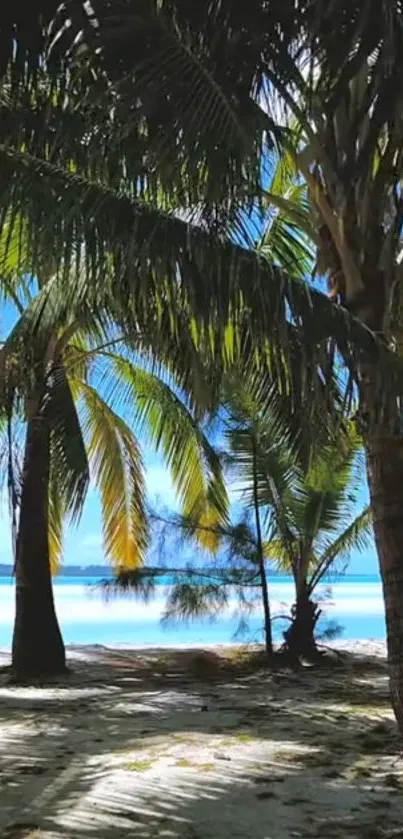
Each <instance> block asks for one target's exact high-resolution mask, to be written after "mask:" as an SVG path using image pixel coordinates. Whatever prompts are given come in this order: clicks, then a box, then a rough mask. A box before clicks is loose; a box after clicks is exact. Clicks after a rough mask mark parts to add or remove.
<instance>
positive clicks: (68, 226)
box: [0, 0, 403, 729]
mask: <svg viewBox="0 0 403 839" xmlns="http://www.w3.org/2000/svg"><path fill="white" fill-rule="evenodd" d="M54 13H55V3H53V2H49V3H46V4H45V3H41V2H38V3H35V4H34V5H33V7H31V8H30V12H29V18H28V17H26V16H24V14H25V13H22V12H21V11H20V7H19V6H18V7H17V8H16V9H15V10H14V9H13V10H12V12H11V13H10V11H8V10H7V11H4V12H3V13H2V14H3V17H2V19H1V31H2V35H3V38H2V50H3V54H2V56H1V68H2V71H3V74H4V77H5V78H8V77H7V74H8V73H9V71H10V67H12V76H11V77H10V78H11V80H12V84H11V85H9V88H10V89H11V91H12V96H13V97H15V96H16V95H17V93H18V95H20V93H21V91H22V95H23V109H22V110H21V109H18V110H17V111H16V110H15V109H14V110H13V101H14V100H13V101H12V105H11V114H12V113H14V114H16V113H17V114H18V119H16V118H14V119H12V118H11V119H10V118H9V117H10V114H9V113H8V118H7V119H5V120H4V121H3V124H4V132H3V142H2V143H1V145H0V156H1V162H2V166H1V170H0V172H1V182H0V202H1V205H2V207H3V208H8V207H10V206H13V207H14V208H15V209H16V210H21V211H25V212H26V217H27V219H28V230H29V233H30V235H29V241H30V243H31V250H32V254H33V255H34V256H35V259H37V260H38V258H39V255H40V254H42V253H44V252H46V250H47V249H48V248H49V241H50V239H51V234H54V235H55V239H54V240H53V241H54V248H55V251H57V252H58V253H59V254H61V253H63V254H64V255H65V259H69V260H70V261H74V260H77V252H79V253H83V252H84V251H85V252H86V253H87V254H91V260H89V262H88V266H87V268H88V272H89V273H90V274H92V277H93V278H94V273H95V270H94V269H95V267H96V269H97V270H99V265H100V263H102V262H103V260H104V258H105V254H106V253H107V254H108V255H109V259H112V260H113V263H114V265H115V267H116V276H117V284H118V286H119V291H120V292H122V290H123V289H125V291H126V296H127V306H126V309H127V311H129V312H130V311H131V310H132V301H133V299H135V300H136V302H137V303H138V302H139V301H140V302H141V301H144V300H145V299H146V295H147V293H149V292H150V291H152V293H156V294H157V295H158V296H159V297H160V300H161V290H162V285H163V284H162V283H161V280H162V275H164V279H165V280H166V274H167V272H168V275H169V293H166V291H165V292H164V294H163V295H162V297H163V308H165V310H166V309H167V308H169V309H170V312H171V325H174V324H175V304H174V303H173V301H174V299H175V298H176V295H177V293H178V287H179V288H180V294H181V296H182V297H183V295H185V296H186V300H187V302H189V301H191V308H192V313H193V315H197V319H198V323H199V325H198V331H200V330H203V329H205V330H207V331H208V330H210V332H213V333H214V334H216V330H217V332H218V333H219V334H220V335H221V332H220V330H221V328H222V324H223V323H224V324H225V325H226V326H225V329H226V330H227V332H226V346H227V347H230V348H231V351H233V350H234V348H235V351H236V350H237V348H238V346H239V342H237V341H234V333H235V334H236V331H237V328H238V320H237V317H236V316H235V312H237V310H238V309H239V304H241V306H242V312H243V314H244V316H245V317H246V315H247V314H249V317H248V318H247V321H248V326H249V329H250V335H251V341H250V343H253V344H254V351H255V353H257V354H258V355H260V354H262V355H263V358H264V360H265V362H266V360H267V354H266V347H265V341H267V336H270V359H269V360H270V363H271V369H272V370H274V371H275V372H276V375H277V373H278V370H279V369H281V364H279V363H278V360H279V358H280V359H281V360H283V359H284V353H287V352H288V347H289V342H288V337H289V336H288V332H289V330H288V327H287V322H288V323H289V322H293V323H295V324H297V325H298V327H299V328H298V339H299V341H300V349H301V355H300V357H301V359H302V364H303V366H304V367H305V371H306V376H305V387H306V391H305V397H306V402H307V403H308V401H309V399H310V398H311V387H312V379H311V378H310V377H312V376H313V379H315V378H316V371H317V369H318V368H317V365H318V363H319V364H320V365H321V366H322V367H323V369H324V371H325V375H326V374H327V372H328V370H329V369H330V368H331V367H332V364H333V361H334V359H335V358H336V359H337V360H338V361H340V359H342V360H343V362H344V363H345V364H346V367H347V369H348V372H349V376H348V388H347V392H351V389H350V390H349V388H351V383H352V381H353V380H354V381H355V384H356V385H357V386H358V389H359V395H360V405H361V419H362V421H363V426H362V429H361V430H362V432H363V434H364V440H365V445H366V449H367V452H368V469H369V477H370V485H371V497H372V503H373V505H374V511H375V516H374V522H375V538H376V542H377V546H378V552H379V557H380V564H381V572H382V576H383V582H384V591H385V597H386V612H387V627H388V645H389V659H390V662H391V677H392V699H393V704H394V707H395V712H396V716H397V718H398V721H399V725H400V726H401V728H402V729H403V703H402V701H401V697H402V696H403V688H402V685H403V662H402V661H401V660H400V659H401V657H400V650H401V648H402V626H403V618H402V608H403V607H402V605H401V604H402V603H403V596H402V591H403V583H402V582H401V581H402V579H403V577H402V572H401V560H400V549H399V547H398V546H399V545H400V542H401V536H402V534H401V533H400V522H401V517H400V514H398V512H396V511H399V510H400V507H401V498H400V495H399V490H398V488H400V487H401V486H402V485H403V482H402V474H401V469H400V455H399V452H400V446H401V439H400V436H401V435H400V421H399V404H398V397H397V396H395V393H396V381H394V379H395V376H394V373H393V375H392V374H390V375H388V377H386V376H385V371H386V370H388V369H389V370H391V371H392V372H393V371H394V370H396V368H397V367H399V365H396V364H394V361H395V360H396V359H394V358H393V354H391V353H387V352H386V351H385V350H384V349H383V348H382V347H380V346H379V343H377V342H375V343H374V342H373V340H372V338H371V335H370V333H369V331H368V330H367V329H366V327H367V326H369V327H371V328H372V329H376V330H377V331H381V332H382V333H383V335H384V336H386V343H387V344H388V345H389V346H391V344H392V346H396V345H397V344H398V337H399V317H398V316H397V312H398V306H397V305H395V304H396V301H398V296H399V288H400V274H401V271H400V265H401V262H400V230H401V219H402V206H401V197H400V180H401V174H402V157H401V153H400V152H401V146H402V130H403V129H402V123H401V119H400V114H401V112H402V107H401V104H402V103H401V97H402V92H401V84H400V79H401V69H402V68H401V62H402V55H403V52H402V37H403V36H402V31H403V27H402V14H403V12H402V5H401V3H400V2H397V3H394V4H390V3H387V2H385V1H384V0H367V2H366V3H364V4H363V3H361V2H360V3H358V2H353V3H351V2H347V0H336V2H335V3H332V4H330V5H329V3H327V2H325V0H316V2H314V3H312V2H308V0H307V2H298V3H297V2H293V1H292V0H291V2H289V3H277V2H275V0H273V2H270V3H262V2H261V0H254V1H253V2H252V3H251V4H248V8H247V9H243V8H242V10H241V9H240V8H238V6H237V5H236V4H233V3H231V2H228V3H227V2H225V3H223V2H221V0H220V2H219V0H217V2H215V0H213V2H211V1H210V0H205V2H201V3H198V4H193V5H192V8H190V7H188V6H187V7H186V8H185V7H184V5H183V4H182V3H180V2H179V0H176V2H175V0H170V2H164V3H159V2H158V3H157V2H155V3H153V2H150V3H145V4H141V8H140V7H139V4H138V3H137V2H136V3H135V2H134V0H133V2H132V3H131V2H125V3H124V4H123V5H119V7H117V6H116V5H114V6H113V8H112V6H111V4H110V3H109V2H106V0H93V2H92V3H91V4H84V3H83V4H82V6H81V5H80V4H79V3H70V2H66V3H64V4H62V9H61V12H60V14H59V15H58V16H57V19H56V20H55V21H54V22H53V28H52V32H53V35H52V37H53V45H52V49H51V51H50V53H49V52H48V53H46V47H47V45H46V41H47V32H48V24H49V23H50V22H51V19H52V17H53V16H54ZM335 31H337V32H338V33H340V37H338V38H337V39H334V37H333V34H332V33H334V32H335ZM117 43H118V49H117V48H116V44H117ZM72 46H73V51H71V48H72ZM74 47H77V53H76V54H74ZM72 53H73V59H74V61H76V62H78V63H76V64H75V71H76V70H77V68H78V66H79V63H80V61H81V62H82V63H81V66H82V67H83V72H82V74H81V75H77V73H76V72H74V73H73V74H72V73H71V72H70V66H71V65H70V60H71V56H72ZM45 54H46V60H44V56H45ZM39 68H40V70H41V71H42V70H43V69H45V70H46V75H47V79H48V81H49V85H50V90H51V91H52V96H51V97H50V98H49V97H48V102H51V103H54V102H56V104H57V107H56V108H55V109H54V113H53V112H52V114H53V116H55V117H56V122H55V124H56V126H57V125H58V126H59V127H60V125H63V126H64V128H65V129H66V127H68V128H69V130H68V131H64V132H63V131H61V132H60V131H59V132H57V131H56V134H57V136H58V138H60V137H63V136H65V137H66V138H71V137H72V136H74V139H75V143H70V140H68V143H67V145H68V146H69V150H70V154H71V160H69V159H68V158H67V156H66V145H64V144H63V142H62V143H60V148H61V151H60V153H59V154H58V152H57V149H58V145H59V144H58V143H55V142H54V141H53V142H52V140H49V136H48V135H47V133H46V131H47V124H48V117H49V105H48V110H46V109H45V110H42V111H40V113H42V114H43V115H44V120H42V121H41V120H40V119H39V120H38V118H37V111H38V107H37V99H36V97H37V91H38V78H39V79H40V77H41V72H40V71H39ZM66 71H67V72H66ZM77 79H79V83H77ZM184 80H186V81H184ZM67 90H68V95H66V91H67ZM27 91H28V96H27V95H26V92H27ZM195 91H197V95H195ZM16 92H17V93H16ZM6 93H7V94H8V95H9V90H8V89H7V91H6ZM97 93H98V94H99V98H98V99H97V95H96V94H97ZM77 96H78V97H79V98H81V99H82V98H84V99H85V98H87V100H88V104H90V105H91V108H92V107H95V109H97V108H98V110H96V115H97V119H96V120H95V121H94V123H93V124H94V126H97V125H98V121H97V120H99V102H100V101H101V100H102V99H103V102H104V107H103V113H104V121H103V122H102V121H101V122H100V123H99V125H100V126H101V127H100V128H97V130H96V131H94V130H91V131H90V132H89V134H88V130H87V125H88V123H85V130H84V131H83V132H82V133H81V135H80V130H81V129H80V119H82V115H81V116H80V118H79V119H78V121H77V120H76V121H75V122H74V125H75V131H76V132H78V136H81V140H80V141H79V142H77V133H74V132H73V134H71V133H70V131H71V120H70V117H71V113H70V111H71V112H72V113H76V114H77V113H79V112H77V110H75V109H74V108H71V103H72V101H74V100H75V101H77ZM111 97H112V98H111ZM94 102H95V106H94ZM20 104H21V103H20ZM4 107H5V108H7V107H8V106H7V101H5V104H4ZM66 109H67V110H66ZM69 109H70V110H69ZM101 110H102V109H101ZM9 111H10V108H9ZM32 111H34V114H35V116H34V118H33V117H32ZM89 113H91V116H92V112H91V109H90V110H89ZM289 114H291V115H292V117H293V120H294V124H293V126H292V130H289V129H287V130H285V131H284V130H283V127H284V121H285V120H287V119H288V116H289ZM66 115H67V116H66ZM112 115H113V120H111V119H110V116H112ZM128 115H129V118H128ZM38 124H39V125H38ZM123 126H125V129H123ZM38 138H40V140H39V139H38ZM44 138H45V139H44ZM53 140H54V137H53ZM101 141H102V142H101ZM276 143H277V144H278V143H282V145H283V148H286V149H287V150H288V152H289V154H290V156H291V158H292V161H293V165H294V167H295V168H296V170H297V172H298V173H299V176H300V177H302V178H303V179H304V180H305V183H306V185H307V186H308V187H309V191H310V199H311V202H312V204H313V206H314V208H315V213H316V217H315V221H314V224H313V225H311V227H312V228H313V229H314V230H315V231H316V237H315V239H316V240H317V243H318V245H319V250H320V253H319V257H320V258H319V264H320V265H321V266H322V270H323V271H325V272H326V273H327V274H328V275H329V281H330V285H331V288H332V295H333V296H334V298H335V299H339V301H340V302H341V303H343V304H345V305H346V306H347V307H348V308H350V309H351V310H352V311H353V312H354V313H355V314H356V315H357V316H358V319H359V320H354V319H352V318H351V317H348V315H347V314H344V313H342V312H340V311H339V310H338V309H337V308H335V307H333V306H331V305H330V304H329V301H326V300H325V299H323V298H322V297H321V296H320V295H316V294H310V295H309V296H308V295H307V293H306V289H304V288H301V287H300V286H299V285H298V284H295V283H293V284H290V282H289V277H287V276H285V275H284V272H279V271H277V270H273V266H270V268H269V265H268V263H266V262H264V261H262V260H261V259H259V260H256V258H255V257H254V256H253V255H252V256H251V255H250V254H248V253H247V252H246V251H245V249H242V248H240V247H239V246H238V247H237V246H234V245H233V244H232V243H228V242H225V243H224V244H223V242H222V233H223V231H228V229H230V230H231V231H232V234H234V232H235V233H236V235H237V238H238V241H239V240H240V238H241V237H243V238H242V241H247V240H248V238H250V224H249V223H248V222H246V223H245V218H246V219H249V216H248V215H246V216H245V212H241V213H240V212H239V210H240V208H241V209H242V210H243V211H245V209H246V210H247V211H248V212H252V210H253V211H256V208H259V207H260V206H261V203H262V190H261V186H262V178H263V186H264V178H265V174H264V170H265V167H266V164H267V160H268V159H269V158H270V151H271V150H272V149H273V145H274V144H276ZM73 146H74V147H75V151H74V149H73ZM102 147H104V148H108V150H112V149H115V150H117V151H116V154H115V155H114V154H111V165H110V166H109V164H108V162H107V161H108V157H109V155H108V154H107V155H102V154H100V152H99V150H100V148H102ZM122 161H124V165H123V166H122V165H121V163H122ZM94 172H95V173H98V172H101V173H102V178H101V179H100V181H99V180H97V178H96V177H95V178H94ZM262 172H263V176H262ZM157 173H158V174H157ZM122 182H124V184H125V185H124V188H123V194H122ZM117 188H119V189H120V192H117ZM139 192H140V193H141V194H144V193H147V194H148V196H149V197H150V196H152V199H153V201H154V206H153V209H152V211H151V212H150V211H149V207H147V208H145V207H144V205H143V203H142V202H141V201H140V202H137V203H135V202H134V201H133V196H138V195H139ZM162 195H164V196H166V200H165V198H164V201H165V203H164V208H165V209H166V208H167V207H169V206H170V202H171V203H172V201H174V204H175V206H178V204H179V205H182V208H184V210H185V212H186V214H187V218H188V217H189V214H192V213H193V217H194V213H195V208H196V209H197V214H196V216H197V220H198V221H200V220H201V221H202V222H203V224H208V225H209V229H210V230H211V229H212V228H213V229H214V230H215V231H216V233H218V234H221V238H220V235H218V236H217V237H216V238H214V239H213V238H212V236H211V233H210V235H206V234H205V231H204V230H200V229H199V228H197V229H195V228H194V226H192V225H191V224H189V221H188V220H186V221H184V220H183V216H182V218H180V219H178V218H175V219H172V218H167V217H166V216H165V215H163V214H161V212H159V211H160V210H161V196H162ZM45 199H46V200H45ZM49 220H51V224H50V221H49ZM82 242H85V245H86V247H85V249H84V248H81V245H82ZM150 242H152V244H153V247H152V248H150ZM78 243H79V247H78V250H77V245H78ZM45 245H46V247H45ZM162 266H163V270H162ZM140 268H141V269H143V270H141V271H140V270H139V269H140ZM144 269H146V271H145V272H144ZM145 274H146V275H147V278H148V279H147V282H146V283H145V281H144V275H145ZM140 275H141V277H142V281H143V282H142V286H141V287H142V292H141V293H140V291H139V289H140V283H139V276H140ZM178 277H180V278H181V282H180V283H178ZM218 278H219V282H218ZM196 289H197V291H196ZM144 291H145V293H143V292H144ZM360 322H361V324H364V327H365V328H363V327H362V325H361V326H360ZM228 326H229V328H228ZM224 331H225V330H224ZM329 339H332V340H330V341H329ZM212 344H213V345H214V346H215V347H217V346H221V343H220V341H219V340H218V341H215V342H212ZM365 348H366V352H364V353H363V352H362V351H363V349H365ZM335 350H336V352H335ZM386 357H387V358H388V367H385V366H384V367H383V373H382V376H383V378H382V379H381V380H380V377H379V370H380V365H379V361H380V359H384V360H385V358H386ZM385 384H387V388H386V387H385ZM401 389H402V388H401V379H400V384H399V390H398V392H399V393H400V392H401Z"/></svg>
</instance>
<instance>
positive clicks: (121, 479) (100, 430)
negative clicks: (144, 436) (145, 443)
mask: <svg viewBox="0 0 403 839" xmlns="http://www.w3.org/2000/svg"><path fill="white" fill-rule="evenodd" d="M73 381H74V386H75V389H76V390H77V392H78V393H79V395H80V403H81V404H80V408H79V412H80V416H82V425H83V433H84V439H85V440H86V444H87V451H88V457H89V461H90V465H91V469H92V470H93V473H94V479H95V481H96V483H97V484H98V487H99V491H100V494H101V502H102V517H103V535H104V545H105V552H106V554H107V556H108V557H109V559H110V561H111V562H112V564H113V565H114V566H115V568H117V569H125V568H137V567H139V566H140V565H142V563H143V560H144V555H145V550H146V547H147V542H148V534H147V517H146V511H145V499H144V496H145V480H144V470H143V462H142V457H141V452H140V450H139V448H138V445H137V442H136V439H135V437H134V435H133V432H132V431H131V429H130V428H129V426H128V425H127V424H126V423H125V422H124V420H123V419H122V418H121V417H119V416H118V415H117V414H116V413H115V412H114V411H113V410H112V409H111V408H110V406H109V405H108V404H107V403H106V402H105V401H104V400H103V399H102V397H101V396H100V394H99V393H98V392H97V391H96V390H95V389H94V388H93V387H91V385H89V384H87V383H86V382H83V381H78V380H73Z"/></svg>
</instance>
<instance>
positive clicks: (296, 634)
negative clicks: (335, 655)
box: [264, 433, 372, 660]
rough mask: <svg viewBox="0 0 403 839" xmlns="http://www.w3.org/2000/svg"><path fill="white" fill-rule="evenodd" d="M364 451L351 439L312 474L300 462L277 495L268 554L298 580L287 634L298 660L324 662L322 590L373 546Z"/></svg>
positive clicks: (329, 450) (320, 457)
mask: <svg viewBox="0 0 403 839" xmlns="http://www.w3.org/2000/svg"><path fill="white" fill-rule="evenodd" d="M359 446H360V442H359V440H358V438H357V436H356V435H355V434H354V433H350V434H349V435H348V436H344V438H342V439H340V438H339V439H338V440H337V444H336V445H335V444H333V445H331V446H329V445H328V446H327V447H325V449H324V450H322V451H320V452H319V454H317V456H316V457H315V458H314V460H313V463H312V465H311V467H310V469H309V470H308V471H305V470H304V469H302V468H301V465H300V464H299V463H298V461H295V462H294V464H293V468H292V470H291V480H288V482H287V487H286V489H285V491H282V492H281V493H279V492H274V493H273V494H272V504H273V511H274V516H273V519H272V523H273V531H272V534H271V538H270V540H269V541H267V542H266V543H265V546H264V550H265V556H266V557H267V558H268V559H270V560H271V561H272V562H274V563H275V564H276V565H277V567H278V568H280V569H281V570H282V571H286V572H287V573H291V574H292V576H293V578H294V583H295V603H294V606H293V609H292V619H291V625H290V627H289V628H288V629H287V631H286V632H285V634H284V639H285V649H286V651H287V653H288V654H289V655H291V657H292V658H293V659H294V660H298V659H299V658H300V657H304V658H307V659H311V660H315V659H316V658H317V657H318V650H317V646H316V640H315V628H316V624H317V621H318V619H319V617H320V614H321V612H320V609H319V606H318V603H317V601H316V600H315V590H316V589H317V586H318V585H319V583H320V582H321V581H322V580H323V578H324V577H325V576H326V574H329V573H335V572H336V571H339V572H340V571H342V570H344V568H345V567H346V565H347V564H348V560H349V557H350V554H351V552H352V551H363V550H365V549H366V548H368V547H369V545H370V542H371V538H372V515H371V510H370V508H369V507H365V508H363V509H361V510H359V512H358V513H356V512H355V511H356V509H357V505H358V501H359V491H360V488H361V486H362V477H361V476H362V468H360V463H359V461H360V451H359ZM274 484H275V485H276V479H275V477H274Z"/></svg>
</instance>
